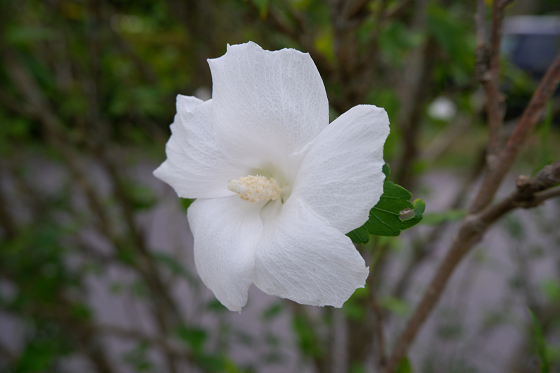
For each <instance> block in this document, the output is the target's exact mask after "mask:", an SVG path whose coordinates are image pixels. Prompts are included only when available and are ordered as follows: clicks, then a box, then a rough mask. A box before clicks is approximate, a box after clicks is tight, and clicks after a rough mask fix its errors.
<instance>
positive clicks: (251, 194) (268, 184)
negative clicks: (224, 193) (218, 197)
mask: <svg viewBox="0 0 560 373" xmlns="http://www.w3.org/2000/svg"><path fill="white" fill-rule="evenodd" d="M227 188H228V189H229V190H231V191H232V192H235V193H237V194H238V195H239V197H241V199H242V200H244V201H248V202H251V203H256V202H261V201H267V202H268V201H270V200H272V201H274V200H276V199H278V198H280V188H279V187H278V183H276V180H275V179H274V178H270V179H267V178H266V177H265V176H261V175H256V176H253V175H249V176H245V177H240V178H239V179H237V180H229V181H228V183H227Z"/></svg>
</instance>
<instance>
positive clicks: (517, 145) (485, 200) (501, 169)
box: [469, 53, 560, 213]
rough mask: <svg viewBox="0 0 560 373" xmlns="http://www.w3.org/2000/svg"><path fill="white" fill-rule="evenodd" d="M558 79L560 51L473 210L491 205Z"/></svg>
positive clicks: (478, 195)
mask: <svg viewBox="0 0 560 373" xmlns="http://www.w3.org/2000/svg"><path fill="white" fill-rule="evenodd" d="M559 81H560V53H558V55H557V56H556V58H555V59H554V62H552V65H551V66H550V67H549V68H548V71H547V72H546V74H545V76H544V77H543V78H542V80H541V82H540V84H539V87H538V88H537V90H536V91H535V93H533V96H532V97H531V101H530V102H529V104H528V105H527V107H526V108H525V111H524V112H523V114H522V116H521V119H520V120H519V122H518V123H517V126H516V127H515V129H514V131H513V133H512V134H511V136H510V137H509V140H508V141H507V143H506V145H505V147H504V148H503V149H502V150H501V152H500V153H499V155H498V156H497V157H498V158H497V160H496V162H493V165H492V166H493V167H491V168H490V169H489V171H488V173H487V174H486V176H485V178H484V180H483V181H482V185H481V187H480V189H479V191H478V194H477V196H476V198H475V199H474V202H473V204H472V205H471V208H470V211H469V212H470V213H476V212H478V211H480V210H482V209H483V208H485V207H486V206H488V205H489V204H490V202H491V201H492V198H494V195H495V194H496V191H497V190H498V187H499V186H500V183H501V182H502V179H503V178H504V176H505V174H506V173H507V172H508V171H509V169H510V168H511V166H512V164H513V161H514V160H515V158H516V157H517V155H518V154H519V151H520V150H521V147H522V146H523V144H525V142H526V141H527V138H528V135H529V133H530V132H531V130H532V129H533V127H535V125H536V123H537V119H538V118H539V114H540V113H541V110H542V109H543V108H544V106H545V104H546V102H547V101H548V100H549V99H550V97H551V96H552V94H553V93H554V90H555V89H556V86H557V85H558V82H559Z"/></svg>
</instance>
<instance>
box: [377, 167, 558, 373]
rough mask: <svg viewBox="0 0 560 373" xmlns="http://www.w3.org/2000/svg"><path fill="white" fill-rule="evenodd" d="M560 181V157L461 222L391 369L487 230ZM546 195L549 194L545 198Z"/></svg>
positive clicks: (534, 201)
mask: <svg viewBox="0 0 560 373" xmlns="http://www.w3.org/2000/svg"><path fill="white" fill-rule="evenodd" d="M558 183H560V161H559V162H555V163H553V164H551V165H548V166H546V167H544V168H543V169H542V170H541V171H540V172H539V173H538V174H537V176H535V178H534V179H533V180H530V179H529V178H527V177H525V176H520V177H519V179H518V181H517V190H516V191H514V192H513V193H511V194H510V195H509V196H508V197H506V198H504V199H503V200H502V201H501V202H499V203H497V204H495V205H493V206H489V207H487V208H485V209H484V210H482V211H480V212H479V213H477V214H471V215H468V216H467V217H466V218H465V219H464V220H463V223H462V224H461V227H460V228H459V232H458V233H457V235H456V236H455V239H454V240H453V243H452V244H451V247H450V248H449V250H448V252H447V254H446V256H445V258H444V259H443V261H442V262H441V263H440V265H439V266H438V269H437V271H436V273H435V275H434V277H433V278H432V281H431V282H430V285H429V286H428V288H427V290H426V292H425V293H424V295H423V297H422V300H421V301H420V304H419V305H418V306H417V308H416V310H415V311H414V314H413V315H412V317H411V318H410V320H409V322H408V324H407V325H406V328H405V330H404V332H403V333H402V335H401V337H400V338H399V340H398V342H397V345H396V347H395V349H394V350H393V353H392V354H391V357H390V358H389V361H388V363H387V369H386V371H387V372H389V373H390V372H392V371H393V370H394V369H395V368H396V367H397V365H398V364H399V362H400V361H401V359H402V358H403V357H404V355H405V353H406V351H407V349H408V347H409V346H410V344H411V343H412V342H413V340H414V338H415V337H416V335H417V333H418V331H419V330H420V327H421V326H422V325H423V324H424V321H425V320H426V318H427V317H428V315H429V314H430V312H431V311H432V310H433V308H434V307H435V305H436V304H437V302H438V301H439V298H440V297H441V294H442V293H443V290H444V289H445V287H446V285H447V282H448V280H449V278H450V276H451V274H452V273H453V271H454V270H455V268H456V267H457V265H458V264H459V263H460V262H461V260H462V258H463V257H464V256H465V255H466V254H467V253H468V252H469V251H470V249H471V248H472V247H473V246H474V245H475V244H476V243H477V242H479V241H480V239H481V238H482V236H483V235H484V233H485V232H486V230H487V229H488V228H489V227H490V225H492V224H493V223H494V222H496V221H497V220H498V219H500V218H501V217H502V216H504V215H505V214H507V213H508V212H510V211H512V210H514V209H516V208H519V207H522V208H531V207H536V206H538V205H540V204H541V203H542V202H543V201H544V200H545V199H548V198H553V197H556V196H557V195H558V194H557V193H558V191H557V190H556V189H557V188H553V189H551V190H554V192H553V193H548V194H545V195H544V196H543V195H542V193H543V191H545V190H547V189H550V188H552V187H554V186H555V185H556V184H558ZM545 197H546V198H545Z"/></svg>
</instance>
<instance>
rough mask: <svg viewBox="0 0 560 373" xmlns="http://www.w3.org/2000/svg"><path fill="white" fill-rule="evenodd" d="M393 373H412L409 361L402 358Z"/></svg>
mask: <svg viewBox="0 0 560 373" xmlns="http://www.w3.org/2000/svg"><path fill="white" fill-rule="evenodd" d="M395 373H412V365H410V361H409V360H408V358H407V357H404V358H403V359H402V360H401V362H400V363H399V366H398V367H397V369H396V370H395Z"/></svg>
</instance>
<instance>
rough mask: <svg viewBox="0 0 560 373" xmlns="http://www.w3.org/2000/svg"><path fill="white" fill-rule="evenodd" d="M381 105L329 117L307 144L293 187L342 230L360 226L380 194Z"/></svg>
mask: <svg viewBox="0 0 560 373" xmlns="http://www.w3.org/2000/svg"><path fill="white" fill-rule="evenodd" d="M388 134H389V118H388V117H387V113H386V112H385V110H383V109H381V108H378V107H375V106H373V105H358V106H355V107H353V108H352V109H350V110H348V111H347V112H346V113H344V114H342V115H341V116H340V117H338V118H337V119H336V120H335V121H334V122H332V123H331V124H330V125H329V126H328V127H327V128H325V130H323V132H321V134H320V135H319V136H318V137H317V138H316V139H315V140H314V141H313V142H312V143H311V144H310V148H309V152H308V153H307V155H306V156H305V158H304V160H303V162H302V164H301V167H300V169H299V173H298V176H297V178H296V180H295V183H294V189H293V191H294V192H296V193H298V194H299V195H301V196H302V198H303V199H304V201H305V203H307V204H309V207H310V208H311V209H312V210H313V211H315V212H316V213H317V214H319V215H321V216H323V217H324V218H326V219H328V221H329V223H330V224H331V225H332V226H333V227H335V228H336V229H338V230H339V231H340V232H342V233H348V232H350V231H352V230H354V229H356V228H358V227H360V226H362V225H363V224H364V223H365V222H366V221H367V219H368V214H369V210H370V209H371V208H372V207H373V206H375V204H376V203H377V202H378V201H379V197H381V195H382V194H383V180H384V179H385V175H384V174H383V172H382V171H381V170H382V168H383V164H384V162H383V144H384V143H385V139H386V138H387V136H388Z"/></svg>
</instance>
